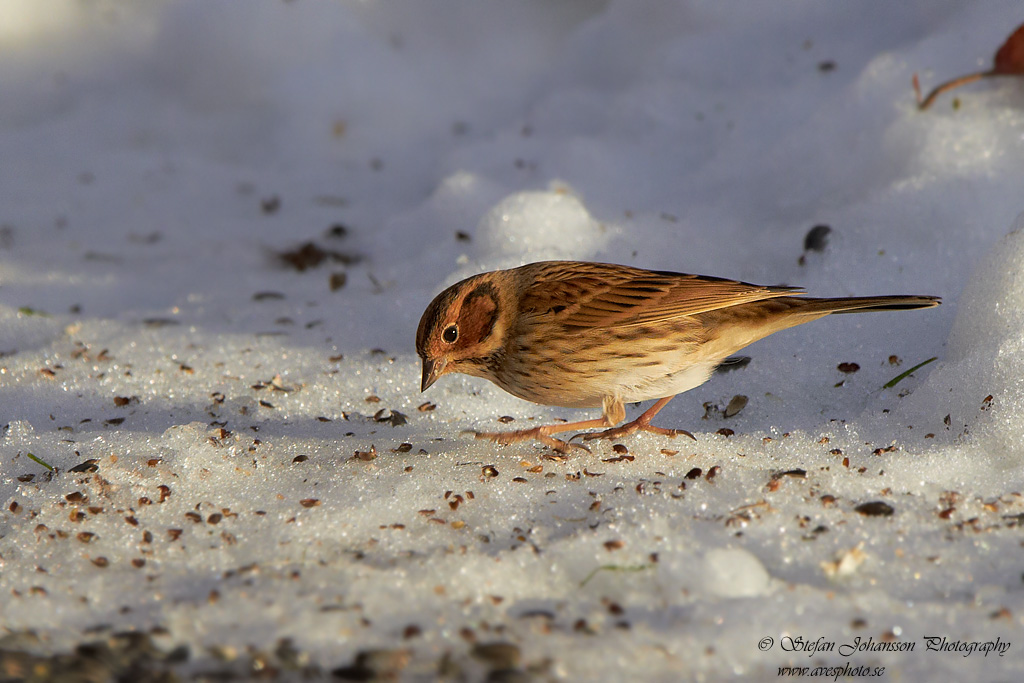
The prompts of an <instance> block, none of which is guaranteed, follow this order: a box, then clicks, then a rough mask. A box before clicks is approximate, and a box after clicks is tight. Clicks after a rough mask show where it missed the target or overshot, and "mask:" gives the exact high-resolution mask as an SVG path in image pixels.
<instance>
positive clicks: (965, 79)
mask: <svg viewBox="0 0 1024 683" xmlns="http://www.w3.org/2000/svg"><path fill="white" fill-rule="evenodd" d="M999 75H1001V74H999V73H997V72H996V71H993V70H990V71H979V72H977V73H973V74H967V75H966V76H961V77H960V78H954V79H953V80H951V81H946V82H945V83H942V84H940V85H937V86H935V89H934V90H932V91H931V92H930V93H928V96H927V97H925V98H924V99H923V100H922V99H921V85H920V83H918V82H917V74H914V92H915V93H917V108H918V109H920V110H921V111H924V110H925V109H927V108H928V107H930V106H932V102H934V101H935V98H936V97H938V96H939V95H941V94H942V93H944V92H946V91H947V90H952V89H953V88H959V87H960V86H961V85H967V84H968V83H973V82H974V81H978V80H981V79H982V78H989V77H991V76H999Z"/></svg>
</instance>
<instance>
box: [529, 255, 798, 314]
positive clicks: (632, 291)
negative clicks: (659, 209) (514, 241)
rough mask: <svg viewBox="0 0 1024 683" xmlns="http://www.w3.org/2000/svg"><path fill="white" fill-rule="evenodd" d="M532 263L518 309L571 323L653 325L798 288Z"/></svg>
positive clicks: (571, 264) (791, 292)
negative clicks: (532, 271)
mask: <svg viewBox="0 0 1024 683" xmlns="http://www.w3.org/2000/svg"><path fill="white" fill-rule="evenodd" d="M531 266H534V267H536V273H535V277H534V279H533V281H532V284H530V285H529V286H527V288H526V289H525V291H524V292H523V294H522V296H521V299H520V311H521V312H522V313H524V314H527V315H552V316H554V317H555V318H556V319H557V320H558V322H560V323H562V324H564V325H568V326H570V327H591V328H593V327H609V326H612V325H615V326H634V325H649V324H653V323H659V322H663V321H666V320H673V319H678V318H684V317H686V316H692V315H696V314H698V313H704V312H707V311H714V310H717V309H720V308H728V307H730V306H736V305H738V304H744V303H749V302H752V301H760V300H762V299H772V298H775V297H782V296H793V295H794V294H799V293H800V290H799V289H796V288H791V287H762V286H759V285H752V284H749V283H746V282H739V281H736V280H724V279H721V278H714V277H706V276H702V275H688V274H685V273H671V272H662V271H650V270H642V269H639V268H630V267H628V266H618V265H612V264H604V263H588V262H569V261H551V262H545V263H538V264H531ZM526 267H530V266H526Z"/></svg>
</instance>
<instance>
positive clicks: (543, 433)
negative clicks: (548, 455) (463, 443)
mask: <svg viewBox="0 0 1024 683" xmlns="http://www.w3.org/2000/svg"><path fill="white" fill-rule="evenodd" d="M549 427H555V428H556V429H557V428H559V427H562V425H549ZM550 431H551V430H549V428H548V427H534V428H533V429H519V430H516V431H514V432H473V433H474V434H475V435H476V438H478V439H487V440H489V441H493V442H495V443H500V444H502V445H504V446H507V445H508V444H511V443H516V442H519V441H530V440H535V441H540V442H541V443H542V444H544V445H545V446H547V447H548V448H551V449H552V450H554V451H555V452H556V453H561V454H563V455H564V454H566V453H568V452H569V450H570V449H572V448H581V449H583V450H585V451H586V452H587V453H589V452H590V449H589V448H587V447H586V446H584V445H583V444H578V443H569V442H568V441H562V440H561V439H556V438H554V437H553V436H549V433H550ZM559 431H561V430H559Z"/></svg>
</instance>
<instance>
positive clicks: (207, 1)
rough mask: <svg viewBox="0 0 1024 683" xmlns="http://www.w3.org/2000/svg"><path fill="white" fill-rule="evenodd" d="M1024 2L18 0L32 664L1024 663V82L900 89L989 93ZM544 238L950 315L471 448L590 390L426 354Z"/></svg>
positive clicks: (14, 206)
mask: <svg viewBox="0 0 1024 683" xmlns="http://www.w3.org/2000/svg"><path fill="white" fill-rule="evenodd" d="M1022 21H1024V13H1022V12H1021V11H1020V5H1019V3H1017V2H1011V1H1009V0H1006V1H995V0H993V1H992V2H986V3H970V4H967V3H914V2H907V3H873V2H866V1H848V2H843V3H818V2H809V1H797V2H790V3H785V4H780V3H718V2H702V1H697V0H694V1H692V2H674V1H670V0H609V1H607V2H588V1H584V0H570V1H567V2H559V3H548V2H542V1H540V0H536V1H532V0H530V1H525V2H519V3H508V2H497V1H494V2H489V1H488V2H480V1H474V2H470V1H468V0H460V1H456V0H445V1H440V0H438V1H435V2H431V3H419V2H414V1H412V0H408V1H403V2H392V3H372V2H357V1H355V0H344V1H342V0H338V1H336V2H311V1H308V0H307V1H293V2H283V1H281V0H249V1H248V2H245V3H235V2H228V1H227V0H223V1H221V0H163V1H161V2H150V3H123V2H114V1H113V0H110V1H107V0H99V1H97V2H80V1H77V0H46V1H43V0H5V2H4V4H3V7H2V8H0V54H3V55H4V58H3V59H2V60H0V91H2V92H3V97H0V160H2V161H0V425H4V429H3V435H2V438H0V503H2V508H0V651H3V650H7V651H12V650H23V651H26V652H32V653H34V654H36V655H39V656H46V655H52V654H55V653H62V652H67V651H69V650H71V649H72V648H74V646H75V645H76V644H79V643H84V642H91V641H93V640H99V639H103V638H105V637H107V636H109V635H110V634H113V633H118V632H124V631H135V632H140V633H147V634H150V635H151V636H152V637H153V639H154V642H155V643H156V644H157V645H158V647H159V648H161V650H162V651H166V652H170V651H172V650H173V649H174V648H176V647H179V646H186V647H187V648H188V651H189V657H188V659H187V661H184V662H181V663H179V664H175V665H174V666H176V667H177V670H178V671H179V673H180V674H181V675H183V676H192V675H200V674H204V673H205V674H208V673H210V672H214V671H217V670H219V669H220V668H223V667H225V666H234V667H235V668H234V669H233V671H235V672H236V673H237V674H238V675H239V676H243V677H244V675H245V672H250V673H251V672H252V671H255V670H256V668H257V665H256V662H257V660H258V661H264V660H265V661H266V662H269V663H270V665H271V666H273V667H274V668H276V669H278V671H279V675H280V676H281V677H287V676H292V677H298V678H301V677H315V676H316V675H317V672H321V673H322V674H323V675H325V676H326V675H327V674H326V672H329V671H331V670H334V669H338V668H339V667H346V666H350V665H352V664H353V662H357V656H358V655H359V653H363V659H362V660H359V661H361V662H362V663H363V665H364V667H368V668H370V669H372V670H376V671H377V672H378V673H387V671H388V670H400V672H401V673H400V674H399V675H400V676H401V677H403V678H406V679H413V680H433V679H434V678H437V677H444V676H447V677H449V678H451V679H454V678H457V676H458V672H461V673H462V674H464V675H465V676H466V677H467V678H468V679H469V680H477V679H482V678H486V677H487V676H488V675H497V674H495V671H498V670H501V669H509V668H514V669H519V670H521V671H523V672H527V673H528V674H530V675H533V676H535V677H537V678H538V679H540V680H547V679H555V680H573V681H577V680H595V681H619V680H663V681H676V680H686V679H695V680H722V679H726V678H733V677H748V678H751V679H754V680H762V679H771V680H774V679H775V678H776V677H777V675H778V671H779V667H782V666H797V667H802V666H809V667H812V668H813V667H815V666H819V665H822V666H833V667H843V666H845V665H847V664H849V665H850V666H851V667H862V666H863V667H869V668H872V669H873V670H875V668H876V667H884V673H883V674H882V676H881V677H880V679H881V680H950V679H954V678H956V679H966V678H968V677H969V676H970V677H975V678H978V679H979V680H1017V679H1021V677H1022V676H1024V637H1022V636H1021V635H1020V634H1021V633H1024V631H1022V629H1021V626H1022V625H1024V591H1022V564H1021V529H1022V526H1024V516H1022V515H1024V498H1022V495H1021V492H1022V491H1024V467H1022V462H1024V382H1022V379H1021V378H1022V376H1024V218H1018V216H1019V215H1021V213H1022V212H1024V194H1022V192H1021V189H1022V185H1021V177H1022V175H1021V169H1022V168H1024V81H1022V80H1020V79H1014V78H1001V79H992V80H988V81H982V82H979V83H975V84H972V85H969V86H966V87H964V88H963V89H962V90H958V91H954V92H953V93H950V94H948V95H945V96H943V97H942V98H940V99H939V100H938V102H937V103H936V104H935V105H934V106H933V108H932V109H931V110H929V111H928V112H924V113H922V112H919V111H917V109H916V107H915V106H914V100H913V93H912V90H911V86H910V83H911V77H912V75H913V74H914V73H915V72H916V73H918V74H919V77H920V79H921V82H922V86H923V87H924V88H925V89H928V88H930V87H931V86H932V85H934V84H936V83H938V82H940V81H941V80H944V79H946V78H951V77H953V76H957V75H961V74H963V73H966V72H969V71H973V70H979V69H985V68H988V66H989V65H990V64H991V58H992V54H993V53H994V52H995V50H996V48H997V47H998V46H999V45H1000V44H1001V42H1002V41H1003V40H1004V39H1005V38H1006V37H1007V36H1008V35H1009V34H1010V33H1011V32H1012V31H1013V30H1014V29H1015V28H1016V27H1017V26H1018V25H1020V23H1021V22H1022ZM818 224H825V225H828V226H830V227H831V229H832V231H831V233H830V234H829V241H828V245H827V247H826V248H825V250H824V251H823V252H808V253H806V254H805V253H804V252H803V240H804V236H805V234H806V233H807V232H808V231H809V230H810V229H811V228H812V227H813V226H815V225H818ZM341 228H344V229H341ZM306 242H314V243H315V244H316V245H317V246H318V247H319V248H320V249H322V250H324V251H325V252H327V253H326V254H325V256H326V259H325V261H324V262H323V263H320V264H319V265H316V266H311V267H308V268H306V269H305V270H302V271H301V272H300V271H299V270H297V269H295V268H293V267H290V266H288V265H286V264H285V263H284V261H283V260H282V258H281V257H280V254H282V253H285V252H289V251H294V250H296V249H298V248H300V247H301V246H302V245H303V244H304V243H306ZM801 257H803V258H801ZM547 258H581V259H589V260H601V261H610V262H618V263H626V264H630V265H636V266H641V267H647V268H652V269H659V270H679V271H683V272H699V273H704V274H708V275H717V276H722V277H734V278H739V279H742V280H746V281H751V282H758V283H762V284H790V285H800V286H802V287H805V288H806V289H807V290H808V292H809V293H811V294H812V295H816V296H844V295H855V294H856V295H869V294H899V293H902V294H930V295H939V296H942V297H943V305H942V306H941V307H939V308H936V309H929V310H924V311H914V312H905V313H878V314H870V315H869V314H865V315H850V316H836V317H835V318H830V319H825V320H821V321H818V322H815V323H813V324H810V325H807V326H804V327H800V328H797V329H794V330H790V331H787V332H784V333H781V334H779V335H776V336H773V337H771V338H769V339H766V340H764V341H762V342H759V343H758V344H756V345H754V346H752V347H751V348H750V349H749V350H748V353H749V355H751V356H752V357H753V360H752V362H751V363H750V364H749V365H748V366H747V367H745V368H742V369H739V370H734V371H731V372H728V373H723V374H718V375H716V376H715V377H713V378H712V379H711V381H709V382H708V383H707V384H705V385H703V386H702V387H699V388H698V389H695V390H693V391H691V392H689V393H686V394H684V395H682V396H680V397H678V398H676V399H675V400H674V401H673V402H672V403H671V404H669V406H668V407H667V408H666V409H665V410H664V411H662V413H660V414H659V416H658V418H657V419H656V422H657V424H659V425H663V426H666V427H679V428H685V429H689V430H691V431H693V432H694V434H695V435H696V437H697V441H696V442H693V441H690V440H689V439H686V438H685V437H684V438H677V439H666V438H662V437H655V436H652V435H638V436H630V437H628V438H624V439H622V440H621V441H620V442H618V443H620V444H621V446H622V447H625V448H626V449H627V451H622V448H621V447H620V448H619V449H617V450H614V449H613V444H611V443H603V442H602V443H596V444H595V445H594V446H593V453H592V454H590V455H588V454H586V453H583V452H575V453H573V454H572V455H571V456H570V457H568V458H565V459H559V458H555V459H552V458H551V457H550V456H551V455H552V454H551V452H550V451H548V450H546V449H544V448H543V447H541V446H539V445H535V444H530V443H523V444H516V445H513V446H508V447H498V446H495V445H494V444H491V443H489V442H482V441H476V440H474V439H473V438H472V437H471V436H470V435H467V434H465V433H464V432H465V431H467V430H474V429H485V430H498V429H514V428H520V427H523V426H532V425H536V424H543V423H546V422H548V421H551V420H553V419H570V420H574V419H585V418H588V417H593V416H596V413H595V412H593V411H590V412H588V411H573V410H567V409H558V408H550V407H546V406H537V405H533V404H530V403H527V402H524V401H521V400H519V399H516V398H513V397H511V396H509V395H508V394H505V393H504V392H502V391H501V390H500V389H498V388H497V387H495V386H493V385H491V384H489V383H487V382H486V381H483V380H478V379H473V378H468V377H464V376H458V375H457V376H446V377H444V378H442V379H441V380H440V381H439V382H438V383H437V384H435V385H434V386H433V387H432V388H431V389H430V390H428V392H426V393H425V394H422V395H421V394H420V393H419V370H420V368H419V360H418V358H417V357H416V354H415V350H414V348H413V342H414V335H415V330H416V324H417V322H418V320H419V317H420V314H421V313H422V311H423V309H424V307H425V306H426V305H427V303H428V302H429V301H430V299H431V298H432V297H433V296H434V295H435V294H436V293H437V292H439V291H440V290H441V288H442V287H444V286H445V285H447V284H450V283H452V282H454V281H456V280H458V279H460V278H463V277H466V276H468V275H470V274H472V273H475V272H480V271H482V270H487V269H492V268H499V267H509V266H514V265H519V264H521V263H525V262H529V261H533V260H541V259H547ZM332 276H333V279H332ZM342 280H344V281H343V282H342ZM932 357H936V358H937V360H935V361H933V362H931V363H929V364H926V365H924V366H922V367H921V368H920V369H918V370H916V371H915V372H914V373H912V374H911V375H910V376H908V377H906V378H904V379H903V380H901V381H900V382H899V383H898V384H897V385H895V386H894V387H892V388H883V386H884V385H885V384H886V383H887V382H888V381H889V380H891V379H893V378H894V377H896V376H897V375H898V374H900V373H902V372H904V371H905V370H908V369H910V368H911V367H913V366H915V365H917V364H918V363H922V362H924V361H927V360H928V359H930V358H932ZM844 362H847V363H857V364H858V365H859V370H858V371H857V372H854V373H852V374H846V373H843V372H841V371H840V370H839V369H838V368H837V366H838V365H839V364H841V363H844ZM736 395H744V396H747V397H748V398H749V402H748V403H747V405H746V406H745V407H744V408H743V409H742V411H740V413H739V414H738V415H735V416H733V417H729V418H726V417H724V416H723V411H724V408H725V406H726V405H727V404H728V403H729V401H730V400H731V399H732V398H733V397H734V396H736ZM705 404H707V406H705ZM635 414H636V408H635V407H632V408H630V415H631V416H633V415H635ZM403 416H404V418H405V420H406V421H405V422H404V423H402V417H403ZM502 416H510V417H513V418H514V421H512V422H508V423H506V422H499V421H498V418H500V417H502ZM721 430H731V432H732V433H731V435H727V432H721V433H720V431H721ZM30 454H31V456H33V457H34V458H36V459H38V460H41V461H43V462H45V463H47V464H48V465H50V466H52V467H53V468H55V469H56V471H55V472H49V471H48V470H47V469H46V467H44V466H43V465H42V464H40V463H39V462H37V460H35V459H33V457H30ZM90 460H92V461H95V462H94V463H92V464H93V465H94V466H95V467H96V468H98V469H96V470H95V471H92V472H89V471H79V472H72V471H71V469H72V468H74V467H76V466H78V465H81V464H82V463H85V462H86V461H90ZM869 503H885V504H886V505H888V506H890V508H891V514H890V515H886V514H884V513H885V512H888V511H889V510H888V509H886V508H885V507H884V506H880V505H874V506H868V507H866V508H861V509H862V510H864V512H867V513H870V512H875V513H876V514H862V513H861V512H858V510H857V508H858V507H859V506H862V505H863V504H869ZM877 513H882V514H877ZM27 632H32V635H31V637H29V635H28V634H27ZM933 636H935V637H945V638H946V639H947V642H953V641H961V642H962V643H970V642H979V643H984V642H989V641H996V639H997V638H998V639H1000V641H999V642H1001V643H1003V644H1004V645H1005V644H1006V643H1009V644H1010V647H1009V649H1008V650H1006V651H1005V652H1004V653H1003V654H1002V655H1000V654H999V653H995V652H993V653H988V654H986V653H985V652H983V651H980V650H979V651H974V652H973V653H969V654H965V652H966V651H965V650H960V651H943V652H938V651H930V650H928V648H927V644H928V642H936V641H928V640H926V638H928V637H933ZM768 638H770V639H771V641H770V642H768V641H766V640H765V639H768ZM858 638H860V639H861V641H866V640H867V639H868V638H872V639H873V642H874V643H875V644H878V643H880V642H882V643H888V642H900V643H915V644H916V645H915V649H914V651H913V652H885V651H877V650H875V651H871V650H866V651H865V650H861V651H856V652H853V653H852V654H845V655H844V654H842V652H843V651H844V650H843V649H842V648H841V647H840V646H841V645H843V644H852V643H855V642H856V641H857V639H858ZM283 639H290V647H292V648H294V649H295V650H297V652H298V654H297V655H296V657H294V658H291V659H289V658H287V657H285V656H284V655H282V654H281V652H282V646H281V643H282V642H283ZM819 639H823V641H825V642H832V643H834V648H832V649H831V650H828V649H821V648H818V650H817V651H810V650H807V649H802V646H799V645H798V644H796V643H808V642H818V641H819ZM495 643H504V644H506V645H511V646H514V647H497V646H496V647H490V648H488V647H485V646H486V645H489V644H495ZM759 643H761V644H764V643H768V645H769V646H768V647H767V648H765V649H761V647H759ZM382 649H383V650H389V651H391V652H390V653H381V652H379V651H378V650H382ZM371 651H372V652H371ZM0 654H2V653H0ZM261 657H262V658H263V659H260V658H261ZM225 662H226V663H225ZM296 662H298V664H296ZM303 666H304V667H306V668H305V669H303V668H301V667H303ZM247 667H248V668H247ZM296 667H299V668H296ZM239 672H242V673H239ZM502 675H510V674H502ZM808 675H809V674H808ZM828 677H829V678H834V677H833V675H832V674H829V676H828ZM853 677H854V678H859V675H855V676H853ZM502 680H504V679H502Z"/></svg>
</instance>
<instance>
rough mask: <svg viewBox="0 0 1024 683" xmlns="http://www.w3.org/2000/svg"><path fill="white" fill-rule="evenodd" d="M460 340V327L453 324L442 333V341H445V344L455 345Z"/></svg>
mask: <svg viewBox="0 0 1024 683" xmlns="http://www.w3.org/2000/svg"><path fill="white" fill-rule="evenodd" d="M458 338H459V326H458V325H456V324H455V323H452V324H451V325H449V326H448V327H446V328H444V332H442V333H441V339H442V340H444V343H445V344H454V343H455V340H456V339H458Z"/></svg>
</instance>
